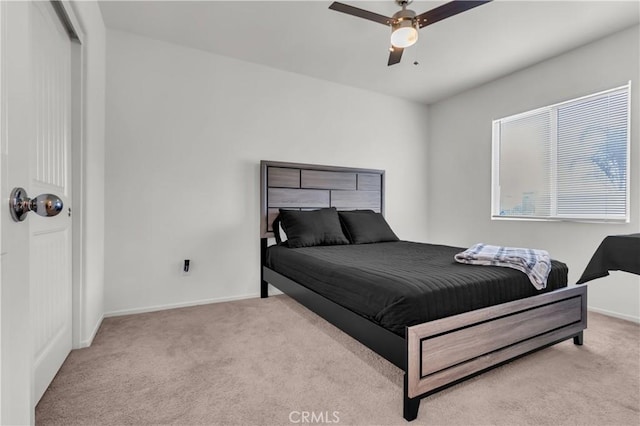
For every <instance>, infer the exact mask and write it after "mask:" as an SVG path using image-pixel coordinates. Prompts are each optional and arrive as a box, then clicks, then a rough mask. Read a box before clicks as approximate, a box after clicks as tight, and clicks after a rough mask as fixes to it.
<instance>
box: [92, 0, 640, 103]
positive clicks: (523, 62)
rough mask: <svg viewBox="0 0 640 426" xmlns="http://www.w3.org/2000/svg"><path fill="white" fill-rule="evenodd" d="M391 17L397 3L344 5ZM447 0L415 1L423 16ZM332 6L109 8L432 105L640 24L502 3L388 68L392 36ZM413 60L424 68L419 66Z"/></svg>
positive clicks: (118, 17) (515, 1)
mask: <svg viewBox="0 0 640 426" xmlns="http://www.w3.org/2000/svg"><path fill="white" fill-rule="evenodd" d="M342 2H343V3H347V4H350V5H353V6H356V7H359V8H362V9H367V10H371V11H374V12H376V13H379V14H382V15H386V16H391V15H392V14H393V13H394V12H396V11H397V10H399V7H398V6H397V5H396V4H395V2H393V1H391V0H385V1H354V0H344V1H342ZM444 3H445V2H444V1H421V0H416V1H414V2H413V3H412V4H411V5H410V6H409V8H410V9H413V10H415V12H416V13H418V14H420V13H422V12H424V11H427V10H430V9H433V8H434V7H437V6H439V5H441V4H444ZM330 4H331V0H326V1H315V0H314V1H310V0H304V1H239V0H235V1H126V2H124V1H102V2H100V8H101V11H102V14H103V18H104V21H105V25H106V26H107V27H108V28H111V29H117V30H123V31H129V32H132V33H136V34H140V35H144V36H148V37H152V38H155V39H159V40H164V41H169V42H173V43H177V44H180V45H184V46H190V47H193V48H196V49H201V50H205V51H209V52H213V53H216V54H219V55H224V56H230V57H233V58H237V59H240V60H244V61H248V62H253V63H257V64H262V65H266V66H268V67H272V68H277V69H280V70H284V71H290V72H294V73H298V74H304V75H308V76H311V77H315V78H319V79H322V80H328V81H333V82H336V83H340V84H345V85H348V86H354V87H358V88H362V89H366V90H372V91H376V92H381V93H385V94H388V95H392V96H397V97H401V98H405V99H410V100H413V101H416V102H421V103H424V104H429V103H433V102H435V101H437V100H440V99H443V98H445V97H448V96H451V95H452V94H455V93H458V92H461V91H463V90H465V89H468V88H471V87H474V86H476V85H478V84H482V83H484V82H487V81H490V80H493V79H495V78H498V77H501V76H503V75H506V74H509V73H511V72H513V71H516V70H518V69H521V68H524V67H527V66H530V65H532V64H535V63H537V62H540V61H542V60H544V59H547V58H549V57H552V56H555V55H558V54H560V53H562V52H565V51H567V50H570V49H573V48H575V47H578V46H581V45H583V44H586V43H589V42H591V41H593V40H597V39H599V38H601V37H603V36H606V35H608V34H612V33H614V32H617V31H619V30H622V29H624V28H627V27H630V26H633V25H636V24H637V23H638V22H640V0H628V1H609V0H604V1H540V0H537V1H519V0H510V1H505V0H502V1H500V0H496V1H493V2H491V3H487V4H485V5H482V6H479V7H476V8H474V9H472V10H469V11H467V12H464V13H462V14H459V15H456V16H453V17H451V18H449V19H445V20H443V21H440V22H437V23H435V24H433V25H431V26H427V27H425V28H423V29H421V30H420V38H419V40H418V43H417V44H416V45H415V46H413V47H411V48H408V49H405V52H404V56H403V59H402V62H401V63H400V64H398V65H393V66H391V67H387V58H388V54H389V51H388V47H389V35H390V30H389V29H388V28H385V26H383V25H381V24H378V23H375V22H371V21H366V20H364V19H359V18H355V17H353V16H349V15H346V14H343V13H339V12H335V11H332V10H329V9H328V6H329V5H330ZM414 61H417V62H418V63H419V64H418V65H414V64H413V63H414Z"/></svg>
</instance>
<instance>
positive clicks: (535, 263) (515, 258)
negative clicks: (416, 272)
mask: <svg viewBox="0 0 640 426" xmlns="http://www.w3.org/2000/svg"><path fill="white" fill-rule="evenodd" d="M454 258H455V260H456V262H460V263H467V264H470V265H493V266H504V267H507V268H513V269H517V270H518V271H522V272H524V273H525V274H527V276H528V277H529V280H531V284H533V286H534V287H535V288H537V289H538V290H542V289H543V288H545V287H547V278H548V277H549V272H551V258H550V257H549V253H548V252H546V251H545V250H536V249H528V248H515V247H501V246H491V245H488V244H483V243H478V244H476V245H474V246H473V247H470V248H468V249H467V250H465V251H463V252H462V253H458V254H456V255H455V256H454Z"/></svg>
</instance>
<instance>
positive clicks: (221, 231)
mask: <svg viewBox="0 0 640 426" xmlns="http://www.w3.org/2000/svg"><path fill="white" fill-rule="evenodd" d="M426 123H427V108H426V107H425V106H422V105H419V104H414V103H410V102H407V101H403V100H399V99H396V98H392V97H388V96H384V95H380V94H376V93H371V92H367V91H363V90H359V89H354V88H349V87H345V86H340V85H337V84H334V83H329V82H326V81H321V80H316V79H312V78H309V77H304V76H301V75H297V74H291V73H287V72H282V71H278V70H274V69H271V68H267V67H264V66H259V65H255V64H251V63H247V62H242V61H238V60H235V59H231V58H227V57H222V56H217V55H213V54H210V53H206V52H203V51H198V50H194V49H190V48H185V47H181V46H178V45H174V44H169V43H165V42H161V41H156V40H152V39H148V38H143V37H140V36H136V35H133V34H128V33H123V32H116V31H108V32H107V128H106V134H107V149H106V164H107V166H106V227H107V235H106V249H105V250H106V251H105V258H106V278H105V312H107V313H123V312H137V311H142V310H146V309H152V308H154V307H162V306H164V307H168V306H175V305H181V304H189V303H194V302H198V301H208V300H227V299H232V298H236V297H246V296H257V295H258V293H259V279H260V275H259V271H260V250H259V161H260V160H262V159H265V160H276V161H291V162H303V163H316V164H327V165H343V166H355V167H366V168H379V169H385V170H386V171H387V174H386V178H387V181H386V184H387V186H386V189H387V200H386V205H387V209H386V213H387V218H388V220H389V222H390V224H391V226H392V227H393V228H394V230H395V231H396V232H397V234H398V235H399V236H400V237H401V238H405V239H413V240H424V239H425V238H426V220H425V210H426V199H425V196H424V188H425V182H426V178H427V170H426V167H425V161H424V159H425V158H426V155H427V153H426V137H427V124H426ZM398 135H401V137H398ZM186 258H189V259H191V273H190V275H187V276H183V275H182V273H181V268H182V260H183V259H186Z"/></svg>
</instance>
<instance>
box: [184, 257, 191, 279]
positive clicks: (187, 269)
mask: <svg viewBox="0 0 640 426" xmlns="http://www.w3.org/2000/svg"><path fill="white" fill-rule="evenodd" d="M190 273H191V259H185V260H184V261H183V262H182V275H189V274H190Z"/></svg>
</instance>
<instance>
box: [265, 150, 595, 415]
mask: <svg viewBox="0 0 640 426" xmlns="http://www.w3.org/2000/svg"><path fill="white" fill-rule="evenodd" d="M384 178H385V174H384V171H382V170H374V169H360V168H348V167H335V166H320V165H311V164H298V163H284V162H273V161H262V162H261V217H260V223H261V226H260V241H261V244H260V245H261V264H262V266H261V297H263V298H264V297H268V284H272V285H273V286H275V287H276V288H278V289H280V290H281V291H282V292H283V293H285V294H287V295H289V296H290V297H292V298H294V299H295V300H297V301H298V302H299V303H301V304H302V305H304V306H306V307H307V308H309V309H310V310H312V311H314V312H316V313H317V314H318V315H320V316H321V317H323V318H325V319H326V320H327V321H329V322H331V323H332V324H334V325H335V326H337V327H338V328H340V329H341V330H343V331H344V332H346V333H347V334H349V335H351V336H352V337H354V338H355V339H357V340H358V341H360V342H361V343H363V344H364V345H366V346H368V347H369V348H371V349H372V350H374V351H375V352H376V353H378V354H380V355H381V356H382V357H384V358H385V359H387V360H388V361H390V362H392V363H393V364H395V365H396V366H398V367H399V368H401V369H402V370H403V371H404V372H405V374H404V398H403V400H404V404H403V416H404V418H405V419H406V420H408V421H411V420H413V419H415V418H416V417H417V414H418V408H419V404H420V400H421V399H422V398H424V397H426V396H428V395H431V394H433V393H435V392H438V391H440V390H442V389H445V388H446V387H448V386H451V385H453V384H456V383H458V382H460V381H462V380H464V379H467V378H469V377H472V376H474V375H477V374H479V373H481V372H483V371H486V370H488V369H490V368H493V367H496V366H498V365H501V364H503V363H505V362H508V361H510V360H512V359H514V358H517V357H520V356H523V355H525V354H527V353H530V352H533V351H535V350H538V349H541V348H544V347H546V346H549V345H553V344H555V343H558V342H560V341H563V340H566V339H571V338H573V341H574V343H575V344H577V345H582V343H583V330H584V329H585V328H586V325H587V315H586V306H587V305H586V303H587V299H586V295H587V292H586V286H574V287H566V285H567V281H566V277H567V268H566V265H564V264H563V263H562V262H558V261H553V262H552V269H551V273H550V275H549V281H548V285H547V288H546V289H544V290H542V291H538V290H536V289H535V288H534V287H533V286H532V285H531V284H530V283H529V282H528V279H527V278H526V275H525V274H523V273H521V272H519V271H515V270H510V269H507V268H498V267H482V266H469V265H461V264H456V263H455V262H453V255H454V254H455V253H457V252H459V251H461V250H463V248H460V247H449V246H441V245H431V244H419V243H412V242H408V241H384V242H375V243H373V244H341V245H331V246H320V247H316V246H312V247H300V248H290V247H286V246H283V245H272V246H270V247H269V246H268V238H272V237H274V236H276V234H275V233H274V229H275V230H276V231H278V230H279V225H278V222H277V221H276V218H277V217H278V213H279V211H280V209H284V210H287V211H289V210H291V211H294V212H297V211H305V210H313V211H317V209H327V208H331V207H334V208H336V209H337V210H340V211H342V212H347V213H346V214H351V213H349V212H350V211H354V210H355V211H361V210H367V211H372V212H377V213H380V214H384V200H385V194H384ZM341 214H342V213H341ZM274 221H275V224H274ZM391 283H392V284H391Z"/></svg>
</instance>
